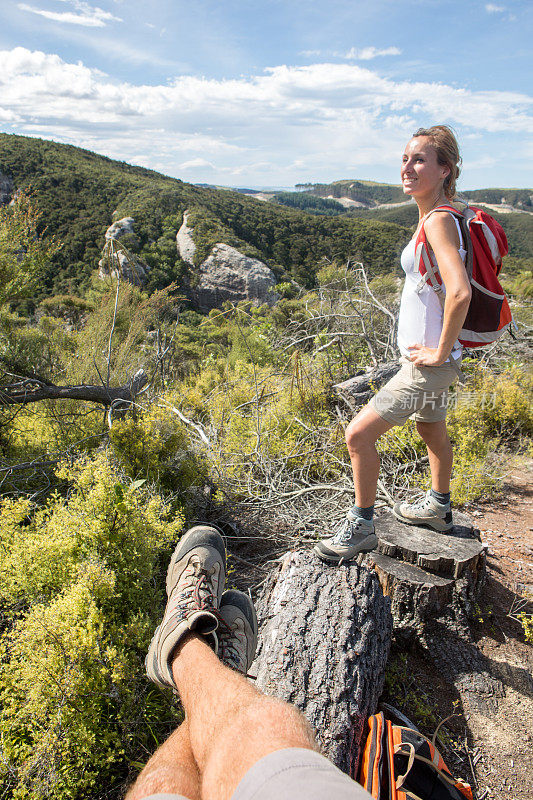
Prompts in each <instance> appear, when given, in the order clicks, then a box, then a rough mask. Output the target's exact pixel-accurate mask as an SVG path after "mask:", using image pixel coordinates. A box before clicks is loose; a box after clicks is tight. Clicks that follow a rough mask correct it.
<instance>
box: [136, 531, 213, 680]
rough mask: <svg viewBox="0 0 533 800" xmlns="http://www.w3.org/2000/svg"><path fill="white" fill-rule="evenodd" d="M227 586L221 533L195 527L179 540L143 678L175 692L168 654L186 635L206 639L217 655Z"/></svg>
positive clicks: (172, 559) (169, 566)
mask: <svg viewBox="0 0 533 800" xmlns="http://www.w3.org/2000/svg"><path fill="white" fill-rule="evenodd" d="M225 582H226V548H225V547H224V542H223V541H222V537H221V536H220V534H219V532H218V531H217V530H216V529H215V528H211V527H210V526H208V525H196V526H195V527H194V528H191V530H190V531H188V532H187V533H186V534H185V536H183V537H182V538H181V539H180V541H179V543H178V545H177V547H176V549H175V550H174V553H173V555H172V558H171V559H170V564H169V565H168V570H167V582H166V588H167V595H168V602H167V606H166V608H165V613H164V614H163V619H162V621H161V624H160V625H159V627H158V628H157V630H156V632H155V633H154V635H153V637H152V641H151V643H150V647H149V649H148V654H147V656H146V658H145V661H144V663H145V666H146V673H147V675H148V677H149V678H150V680H152V681H154V683H157V684H158V685H159V686H163V687H164V686H170V687H171V688H172V689H176V685H175V683H174V678H173V677H172V654H173V652H174V650H175V649H176V647H177V646H178V644H179V643H180V642H181V640H182V639H183V637H184V636H185V635H186V634H188V633H189V632H194V633H198V634H200V635H202V636H204V637H205V638H206V640H207V642H208V644H210V646H211V647H212V648H213V649H214V650H215V652H217V649H218V640H217V636H216V633H215V630H216V629H217V627H218V624H219V620H218V617H217V609H218V607H219V605H220V599H221V597H222V592H223V591H224V584H225Z"/></svg>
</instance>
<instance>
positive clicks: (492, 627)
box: [385, 461, 533, 800]
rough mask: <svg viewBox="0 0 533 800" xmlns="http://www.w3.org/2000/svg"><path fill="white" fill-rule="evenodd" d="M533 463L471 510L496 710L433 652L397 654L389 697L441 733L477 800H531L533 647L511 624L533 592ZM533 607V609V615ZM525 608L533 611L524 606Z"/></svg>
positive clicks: (519, 467)
mask: <svg viewBox="0 0 533 800" xmlns="http://www.w3.org/2000/svg"><path fill="white" fill-rule="evenodd" d="M532 485H533V461H528V462H521V463H519V464H518V463H517V464H515V465H514V468H513V469H510V470H509V474H508V477H507V478H506V480H505V483H504V486H503V489H504V492H503V499H502V500H499V501H497V502H496V503H492V502H491V503H487V504H477V505H475V506H470V507H469V508H468V509H465V510H466V512H467V513H468V514H470V515H472V518H473V520H474V521H475V524H476V526H477V527H479V529H480V531H481V538H482V541H483V543H484V544H485V545H486V546H487V581H486V584H485V586H484V589H483V591H482V594H481V597H480V598H479V602H478V607H477V608H476V615H475V616H476V619H475V620H474V624H473V633H474V638H475V641H476V645H477V648H478V650H479V652H480V653H481V654H482V655H483V656H484V657H485V658H486V660H487V662H486V663H487V665H488V670H489V672H490V674H491V675H492V676H493V677H495V678H498V679H499V680H500V681H501V682H502V684H503V687H504V690H503V693H502V695H503V696H501V697H492V698H489V705H490V706H491V708H490V710H488V709H487V710H485V711H484V712H483V713H482V712H481V711H480V709H479V707H477V708H475V707H468V706H467V704H466V703H465V702H463V701H461V699H460V698H459V695H458V693H457V691H456V689H455V687H454V686H453V685H450V684H447V683H446V681H445V680H444V679H443V678H442V676H440V675H438V674H436V672H435V665H434V663H433V662H432V661H431V660H430V658H429V657H428V655H427V653H425V652H424V651H422V650H421V649H419V650H417V649H416V648H415V651H414V652H409V653H408V654H405V653H402V652H400V651H398V652H396V653H393V654H392V658H391V662H390V663H391V665H392V667H391V670H390V672H389V676H388V678H387V681H388V691H387V695H388V696H387V697H386V698H385V699H388V700H389V701H390V702H392V704H393V705H395V706H396V707H397V708H399V709H400V710H401V711H403V712H404V713H405V714H407V715H408V716H409V717H410V718H411V719H413V721H414V722H415V723H416V724H418V726H419V727H420V729H421V730H422V731H423V732H424V733H426V735H427V734H429V735H431V734H432V733H433V731H434V729H435V727H436V724H437V723H438V722H439V721H441V720H443V719H445V718H446V717H448V716H449V715H450V714H454V713H455V714H456V716H455V717H454V718H453V719H452V720H451V721H450V722H448V723H446V725H445V726H444V728H443V733H444V736H443V741H441V743H440V744H441V747H442V751H443V755H444V758H445V760H446V762H447V763H448V766H449V767H450V769H451V770H452V772H454V771H455V773H456V774H457V775H458V776H459V777H462V778H464V779H466V780H468V781H470V783H471V785H472V788H473V790H474V797H475V798H477V800H488V799H489V798H490V800H531V798H533V678H532V673H533V647H532V645H531V644H527V643H526V641H525V637H524V631H523V628H522V626H521V625H520V624H519V622H518V621H517V620H516V619H513V612H514V611H516V610H519V609H520V607H521V600H520V597H523V596H524V595H526V594H527V593H528V592H529V593H532V592H533V533H532V531H533V490H532ZM532 607H533V604H531V603H530V604H529V607H528V609H529V611H531V610H532ZM524 608H527V607H525V606H524Z"/></svg>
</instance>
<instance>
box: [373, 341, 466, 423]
mask: <svg viewBox="0 0 533 800" xmlns="http://www.w3.org/2000/svg"><path fill="white" fill-rule="evenodd" d="M460 363H461V360H460V359H456V360H455V367H454V365H452V364H450V363H449V362H448V361H447V362H446V363H445V364H442V365H441V366H440V367H415V365H414V364H413V363H412V362H411V361H409V359H408V358H405V357H403V356H402V358H401V359H400V364H401V367H400V370H399V372H397V373H396V375H394V377H393V378H391V379H390V381H389V382H388V383H386V384H385V386H383V387H382V388H381V389H380V390H379V392H378V393H377V394H375V395H374V397H373V398H372V399H371V401H370V405H371V406H372V408H373V409H374V411H375V412H376V413H377V414H379V416H380V417H382V418H383V419H384V420H385V421H386V422H390V423H391V425H403V424H404V423H405V422H406V421H407V420H408V419H409V417H413V418H414V419H415V420H417V421H418V422H442V420H443V419H446V412H447V410H448V389H449V388H450V386H451V385H452V383H454V382H455V381H456V380H457V377H458V374H457V370H458V368H459V366H460Z"/></svg>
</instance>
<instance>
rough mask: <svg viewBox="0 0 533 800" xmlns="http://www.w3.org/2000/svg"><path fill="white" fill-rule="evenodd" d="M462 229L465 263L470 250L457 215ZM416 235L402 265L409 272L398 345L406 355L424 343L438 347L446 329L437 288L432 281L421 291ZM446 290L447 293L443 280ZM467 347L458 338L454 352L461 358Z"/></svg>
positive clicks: (410, 243) (399, 324) (401, 302)
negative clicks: (465, 242)
mask: <svg viewBox="0 0 533 800" xmlns="http://www.w3.org/2000/svg"><path fill="white" fill-rule="evenodd" d="M454 220H455V224H456V225H457V230H458V232H459V243H460V247H459V255H460V256H461V258H462V260H463V263H464V260H465V257H466V250H465V248H464V247H463V237H462V235H461V229H460V227H459V222H458V221H457V219H456V218H455V217H454ZM415 245H416V235H415V237H414V238H413V239H411V241H410V242H409V244H408V245H407V247H406V248H405V249H404V251H403V252H402V256H401V265H402V269H403V271H404V272H405V283H404V286H403V292H402V299H401V301H400V314H399V316H398V347H399V349H400V352H401V354H402V355H404V356H408V357H410V356H411V352H410V351H409V349H408V348H409V346H410V345H414V344H421V345H423V346H424V347H434V348H435V347H438V345H439V340H440V335H441V333H442V320H443V308H442V305H441V302H440V300H439V298H438V297H437V294H436V292H435V290H434V289H432V288H431V286H429V285H428V284H425V285H424V287H423V288H422V289H421V290H420V291H419V292H417V287H418V284H419V282H420V272H419V271H418V269H417V268H416V266H415ZM442 290H443V292H444V293H446V289H445V286H444V284H443V286H442ZM462 351H463V347H462V345H461V344H459V342H458V341H456V342H455V344H454V346H453V348H452V353H451V354H452V356H453V357H454V358H458V357H459V356H460V355H461V353H462Z"/></svg>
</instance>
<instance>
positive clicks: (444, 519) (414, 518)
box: [392, 490, 453, 533]
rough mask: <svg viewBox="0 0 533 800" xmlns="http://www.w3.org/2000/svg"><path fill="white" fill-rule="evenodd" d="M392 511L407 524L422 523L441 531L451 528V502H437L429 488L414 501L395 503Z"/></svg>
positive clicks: (424, 525)
mask: <svg viewBox="0 0 533 800" xmlns="http://www.w3.org/2000/svg"><path fill="white" fill-rule="evenodd" d="M392 513H393V514H394V516H395V517H396V519H399V520H400V522H405V523H406V524H407V525H422V526H423V527H426V528H432V529H433V530H434V531H440V532H441V533H443V532H445V531H450V530H451V529H452V528H453V522H452V506H451V503H439V501H438V500H436V499H435V498H434V497H433V495H432V494H431V490H428V491H427V492H426V494H425V495H424V496H423V497H421V498H420V499H419V500H417V501H416V502H415V503H396V504H395V505H394V507H393V509H392Z"/></svg>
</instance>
